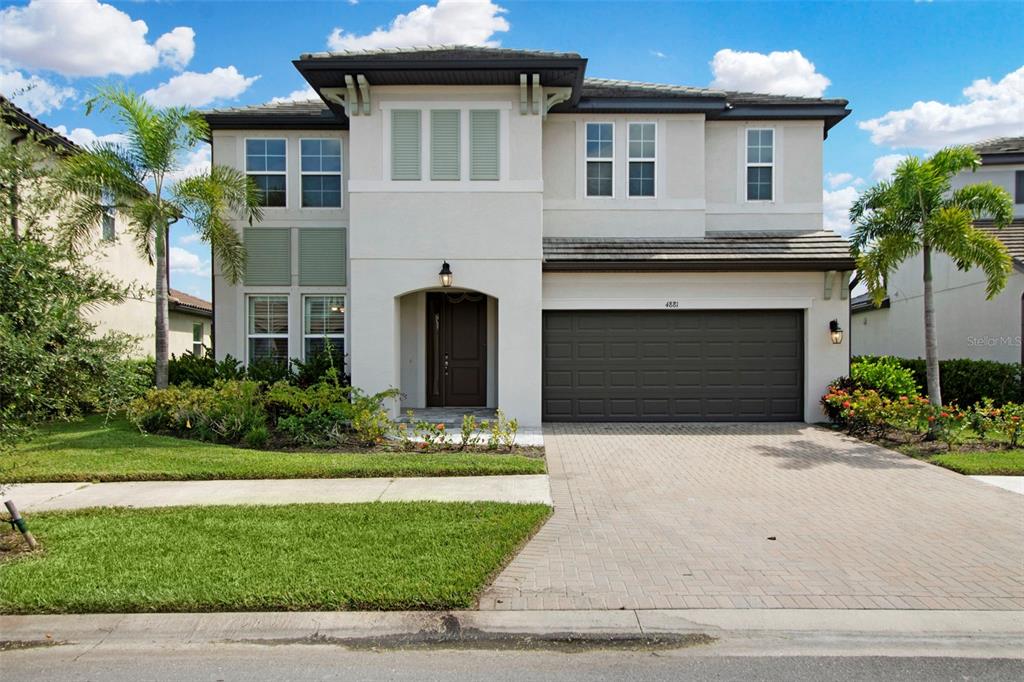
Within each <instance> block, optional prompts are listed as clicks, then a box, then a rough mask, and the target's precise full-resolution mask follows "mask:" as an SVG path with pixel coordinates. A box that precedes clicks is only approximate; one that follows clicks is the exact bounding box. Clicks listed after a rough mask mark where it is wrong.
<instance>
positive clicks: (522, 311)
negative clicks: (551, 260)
mask: <svg viewBox="0 0 1024 682" xmlns="http://www.w3.org/2000/svg"><path fill="white" fill-rule="evenodd" d="M540 267H541V266H540V261H534V260H523V261H519V262H517V263H516V266H515V274H514V276H513V278H512V279H511V280H510V281H509V282H508V287H507V289H505V290H504V291H502V292H501V295H500V296H499V299H498V407H500V408H501V409H502V410H503V411H504V412H505V414H506V415H507V416H508V417H509V418H510V419H518V420H519V423H520V425H521V426H524V427H539V426H540V424H541V403H540V400H541V273H540Z"/></svg>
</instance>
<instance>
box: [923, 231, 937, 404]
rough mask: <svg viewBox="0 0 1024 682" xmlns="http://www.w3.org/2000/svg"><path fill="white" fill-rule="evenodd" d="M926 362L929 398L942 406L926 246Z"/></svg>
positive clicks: (928, 248) (929, 251)
mask: <svg viewBox="0 0 1024 682" xmlns="http://www.w3.org/2000/svg"><path fill="white" fill-rule="evenodd" d="M923 253H924V358H925V360H924V362H925V369H926V372H927V376H928V398H929V399H930V400H931V402H932V405H935V406H936V407H941V406H942V390H941V388H940V387H939V349H938V345H937V343H936V341H935V299H934V296H933V293H932V248H931V245H929V244H928V243H927V242H925V244H924V249H923Z"/></svg>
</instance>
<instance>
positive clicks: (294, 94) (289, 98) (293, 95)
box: [270, 85, 320, 104]
mask: <svg viewBox="0 0 1024 682" xmlns="http://www.w3.org/2000/svg"><path fill="white" fill-rule="evenodd" d="M310 99H320V95H318V94H317V93H316V90H314V89H313V86H311V85H307V86H306V87H304V88H301V89H299V90H292V91H291V92H290V93H288V94H287V95H285V96H284V97H274V98H272V99H271V100H270V103H271V104H280V103H282V102H304V101H306V100H310Z"/></svg>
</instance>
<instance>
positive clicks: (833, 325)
mask: <svg viewBox="0 0 1024 682" xmlns="http://www.w3.org/2000/svg"><path fill="white" fill-rule="evenodd" d="M828 333H829V336H831V337H832V343H835V344H840V343H842V342H843V328H842V327H840V326H839V320H832V321H831V322H829V323H828Z"/></svg>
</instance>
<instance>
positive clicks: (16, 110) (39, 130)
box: [0, 95, 80, 151]
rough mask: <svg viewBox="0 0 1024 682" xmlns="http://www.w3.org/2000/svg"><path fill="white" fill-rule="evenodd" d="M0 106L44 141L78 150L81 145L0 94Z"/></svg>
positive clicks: (18, 123) (19, 123) (15, 120)
mask: <svg viewBox="0 0 1024 682" xmlns="http://www.w3.org/2000/svg"><path fill="white" fill-rule="evenodd" d="M0 108H2V109H5V110H6V111H7V114H8V118H11V119H14V123H15V124H16V125H22V126H25V127H26V128H28V129H29V130H32V131H33V132H35V133H36V134H37V135H39V136H40V137H41V138H42V141H43V142H45V143H49V144H51V145H53V146H55V147H56V146H59V147H63V148H65V149H67V150H68V151H77V150H79V149H80V147H79V146H78V145H77V144H75V143H74V142H72V141H71V140H70V139H68V138H67V137H65V136H64V135H61V134H60V133H58V132H57V131H56V130H54V129H53V128H51V127H50V126H48V125H46V124H45V123H43V122H42V121H40V120H39V119H38V118H36V117H35V116H33V115H31V114H30V113H28V112H27V111H25V110H24V109H22V108H21V107H19V106H18V105H17V104H15V103H14V102H12V101H11V100H9V99H8V98H6V97H4V96H3V95H0Z"/></svg>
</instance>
